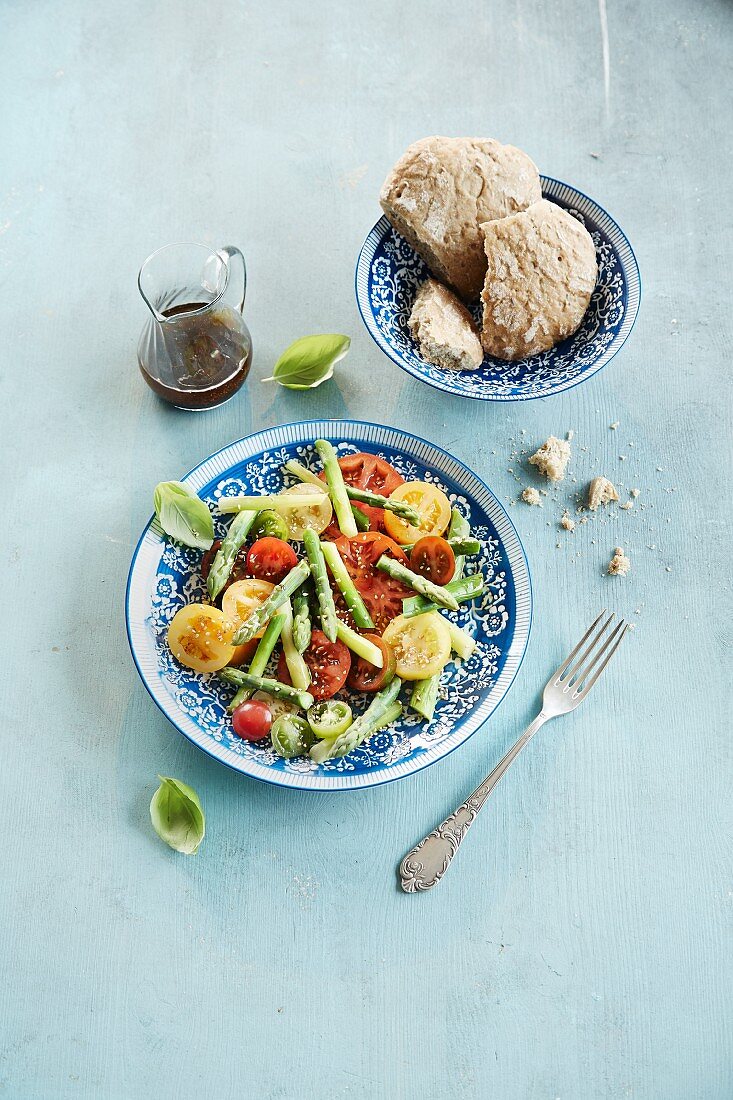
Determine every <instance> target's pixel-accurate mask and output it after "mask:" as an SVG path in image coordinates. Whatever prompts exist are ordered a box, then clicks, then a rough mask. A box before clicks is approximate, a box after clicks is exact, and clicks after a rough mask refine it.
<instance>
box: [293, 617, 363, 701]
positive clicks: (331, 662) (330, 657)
mask: <svg viewBox="0 0 733 1100" xmlns="http://www.w3.org/2000/svg"><path fill="white" fill-rule="evenodd" d="M303 659H304V660H305V663H306V664H307V665H308V668H309V669H310V674H311V682H310V684H309V686H308V691H309V692H310V693H311V695H312V696H313V698H314V699H315V700H316V701H319V700H321V699H330V698H331V696H332V695H335V694H336V692H337V691H340V690H341V688H342V687H343V686H344V684H345V683H346V677H347V676H348V675H349V669H350V668H351V653H350V652H349V650H348V649H347V647H346V646H345V645H344V643H343V642H329V640H328V638H327V637H326V635H325V634H324V633H323V631H321V630H314V631H313V632H312V634H311V640H310V645H309V646H308V648H307V649H306V651H305V653H304V654H303ZM277 678H278V680H280V681H281V682H282V683H284V684H289V683H290V673H289V672H288V664H287V661H286V660H285V654H284V653H281V654H280V660H279V661H278V664H277Z"/></svg>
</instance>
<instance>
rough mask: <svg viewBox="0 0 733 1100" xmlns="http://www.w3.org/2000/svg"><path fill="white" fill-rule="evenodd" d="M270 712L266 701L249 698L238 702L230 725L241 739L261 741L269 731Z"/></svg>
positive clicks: (270, 722) (270, 723)
mask: <svg viewBox="0 0 733 1100" xmlns="http://www.w3.org/2000/svg"><path fill="white" fill-rule="evenodd" d="M271 725H272V714H271V713H270V708H269V707H268V706H267V704H266V703H255V702H254V701H253V700H251V699H250V700H249V702H247V703H240V704H239V706H238V707H237V708H236V710H235V711H234V713H233V714H232V726H233V727H234V732H235V733H236V735H237V737H241V738H242V740H243V741H262V740H263V739H264V738H265V737H267V735H268V734H269V732H270V727H271Z"/></svg>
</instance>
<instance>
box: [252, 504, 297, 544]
mask: <svg viewBox="0 0 733 1100" xmlns="http://www.w3.org/2000/svg"><path fill="white" fill-rule="evenodd" d="M251 533H252V535H253V536H254V538H255V539H262V538H265V537H266V536H270V538H273V539H283V540H284V541H285V542H287V541H288V539H289V537H290V532H289V531H288V525H287V523H286V522H285V520H284V519H283V517H282V516H279V515H278V514H277V512H273V511H270V510H269V509H266V510H265V511H264V512H260V513H259V515H258V516H257V519H256V520H255V521H254V523H253V525H252V532H251Z"/></svg>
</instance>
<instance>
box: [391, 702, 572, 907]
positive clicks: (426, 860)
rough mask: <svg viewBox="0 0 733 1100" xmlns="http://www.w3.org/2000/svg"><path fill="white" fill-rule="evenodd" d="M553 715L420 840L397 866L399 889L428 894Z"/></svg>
mask: <svg viewBox="0 0 733 1100" xmlns="http://www.w3.org/2000/svg"><path fill="white" fill-rule="evenodd" d="M550 717H552V715H549V714H545V712H544V711H540V713H539V714H538V715H537V717H536V718H535V720H534V722H532V724H531V725H530V726H528V727H527V729H526V730H525V731H524V733H523V734H522V736H521V737H520V738H519V740H518V741H517V742H516V743H515V744H514V745H512V747H511V748H510V749H509V751H508V752H507V754H506V755H505V756H504V757H502V759H501V760H500V761H499V763H498V764H497V765H496V767H495V768H494V770H493V771H492V773H491V775H488V776H487V777H486V779H484V781H483V783H481V785H480V786H478V787H477V788H476V790H475V791H474V792H473V794H472V795H469V797H468V798H467V799H466V801H465V802H463V803H462V804H461V805H460V806H459V807H458V809H457V810H454V811H453V813H452V814H451V815H450V817H447V818H446V819H445V821H443V822H442V824H440V825H438V827H437V829H433V831H432V833H430V834H429V835H428V836H426V837H425V839H424V840H421V841H420V843H419V844H417V845H416V846H415V847H414V848H413V849H412V851H411V852H408V853H407V855H406V856H405V858H404V859H403V860H402V863H401V864H400V879H401V880H402V889H403V890H404V891H405V892H406V893H408V894H412V893H414V892H415V891H417V890H429V889H430V888H431V886H435V885H436V883H438V882H440V880H441V878H442V877H443V875H444V874H445V872H446V871H447V870H448V866H449V864H450V861H451V860H452V859H453V856H454V855H455V854H456V852H457V851H458V848H459V845H460V843H461V841H462V840H463V838H464V836H465V835H466V833H467V832H468V830H469V829H470V828H471V826H472V825H473V823H474V821H475V820H476V816H477V814H478V812H479V810H480V809H481V807H482V806H483V805H484V803H485V802H486V799H487V798H488V797H489V795H490V794H491V792H492V791H493V789H494V787H495V786H496V785H497V783H498V782H499V780H500V779H501V777H502V776H503V774H504V772H505V771H506V770H507V768H508V767H509V765H510V764H511V763H513V761H514V760H516V758H517V756H519V754H520V752H521V751H522V749H523V748H524V746H525V745H526V744H527V742H528V741H529V739H530V738H531V737H532V736H533V735H534V734H535V733H537V730H538V729H539V728H540V726H542V725H544V723H545V722H546V721H547V720H548V718H550Z"/></svg>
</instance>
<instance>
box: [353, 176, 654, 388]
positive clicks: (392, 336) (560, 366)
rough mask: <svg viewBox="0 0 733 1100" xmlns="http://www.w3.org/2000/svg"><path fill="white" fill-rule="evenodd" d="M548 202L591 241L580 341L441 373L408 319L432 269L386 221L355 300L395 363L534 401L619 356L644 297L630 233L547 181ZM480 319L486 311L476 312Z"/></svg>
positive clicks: (364, 257)
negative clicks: (591, 281)
mask: <svg viewBox="0 0 733 1100" xmlns="http://www.w3.org/2000/svg"><path fill="white" fill-rule="evenodd" d="M540 178H541V180H542V194H543V196H544V198H546V199H549V200H550V201H551V202H555V203H557V205H558V206H561V207H562V208H563V209H564V210H568V211H569V212H570V213H571V214H573V215H574V216H575V217H576V218H578V220H579V221H581V222H582V223H583V225H585V227H586V229H587V230H588V232H589V233H590V235H591V236H592V238H593V240H594V242H595V246H596V255H597V258H598V282H597V284H596V289H595V290H594V292H593V297H592V298H591V302H590V305H589V306H588V310H587V312H586V315H585V317H584V319H583V323H582V325H581V326H580V328H579V329H578V331H577V332H576V333H575V335H574V336H571V337H569V338H568V339H567V340H563V342H562V343H561V344H558V345H557V347H554V348H552V349H551V350H550V351H545V352H542V353H541V354H540V355H533V356H532V357H531V358H529V359H520V360H517V361H516V362H514V363H506V362H503V361H502V360H501V359H495V358H493V357H492V356H487V357H486V358H485V359H484V362H483V366H481V367H479V369H478V370H475V371H451V370H442V369H441V368H440V367H435V366H433V365H432V363H427V362H426V361H425V360H424V359H422V358H421V357H420V354H419V352H418V349H417V345H416V343H415V341H414V340H413V339H412V336H411V335H410V331H409V329H408V327H407V321H408V318H409V316H410V311H411V309H412V303H413V302H414V300H415V294H416V292H417V288H418V287H419V286H420V284H421V283H422V282H424V280H425V279H426V278H427V277H428V275H429V272H428V268H427V266H426V265H425V263H424V262H423V260H422V259H421V258H420V257H419V256H418V254H417V253H416V252H415V251H414V250H413V249H412V248H411V247H410V245H409V244H408V243H407V241H405V240H404V238H403V237H401V236H400V234H399V233H397V231H396V230H394V229H393V228H392V226H391V225H390V224H389V222H388V221H387V219H386V218H381V219H380V220H379V221H378V222H377V224H376V225H375V226H374V228H373V229H372V231H371V233H370V234H369V236H368V237H367V239H366V241H365V242H364V244H363V246H362V249H361V252H360V253H359V259H358V260H357V264H356V300H357V303H358V305H359V311H360V313H361V316H362V320H363V321H364V324H365V325H366V327H367V330H368V332H369V334H370V335H371V336H372V338H373V339H374V341H375V342H376V343H377V344H378V345H379V347H380V348H381V349H382V351H383V352H384V353H385V355H388V356H389V358H390V359H391V360H392V362H394V363H396V364H397V366H398V367H402V369H403V370H405V371H407V373H408V374H411V375H413V376H414V377H415V378H419V379H420V381H421V382H427V384H428V385H429V386H434V387H435V389H438V390H443V391H444V392H445V393H453V394H456V395H457V396H458V397H472V398H475V399H477V400H479V401H529V400H532V398H535V397H550V396H551V395H552V394H555V393H561V392H562V391H563V390H569V389H571V388H572V387H573V386H577V385H578V383H580V382H585V381H586V380H587V379H588V378H592V377H593V375H594V374H596V373H597V372H598V371H599V370H600V369H601V367H605V365H606V363H608V362H609V360H610V359H612V358H613V356H614V355H615V354H616V352H617V351H620V349H621V347H622V346H623V344H624V341H625V340H626V338H627V336H628V335H629V333H630V332H631V330H632V328H633V327H634V322H635V320H636V315H637V313H638V312H639V302H640V299H641V279H640V276H639V267H638V265H637V262H636V257H635V256H634V253H633V251H632V249H631V245H630V244H629V242H628V241H627V239H626V237H625V236H624V233H623V232H622V230H621V229H620V228H619V226H618V225H617V224H616V222H615V221H614V220H613V218H612V217H611V216H610V214H607V213H606V211H605V210H603V208H602V207H600V206H598V204H597V203H595V202H593V200H592V199H589V198H588V196H587V195H584V194H583V193H582V192H581V191H576V190H575V188H573V187H570V186H568V184H567V183H561V182H560V181H559V180H554V179H550V178H549V177H547V176H542V177H540ZM476 310H477V311H476V313H475V316H476V318H477V320H478V318H479V312H478V306H477V307H476Z"/></svg>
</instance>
